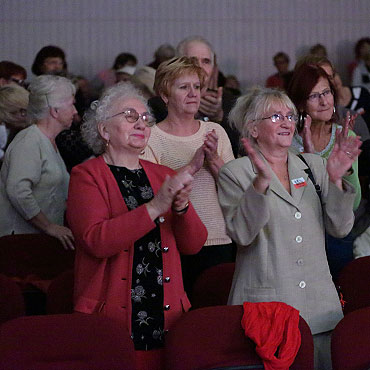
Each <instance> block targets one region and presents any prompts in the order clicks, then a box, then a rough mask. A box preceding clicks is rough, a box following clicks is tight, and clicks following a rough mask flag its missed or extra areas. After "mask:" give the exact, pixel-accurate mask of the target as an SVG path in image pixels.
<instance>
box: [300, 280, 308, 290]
mask: <svg viewBox="0 0 370 370" xmlns="http://www.w3.org/2000/svg"><path fill="white" fill-rule="evenodd" d="M299 287H300V288H302V289H304V288H305V287H306V283H305V282H304V281H303V280H302V281H301V282H300V283H299Z"/></svg>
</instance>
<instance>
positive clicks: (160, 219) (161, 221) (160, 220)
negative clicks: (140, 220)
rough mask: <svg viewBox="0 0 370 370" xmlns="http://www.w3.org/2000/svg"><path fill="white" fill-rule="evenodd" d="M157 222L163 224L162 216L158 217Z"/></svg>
mask: <svg viewBox="0 0 370 370" xmlns="http://www.w3.org/2000/svg"><path fill="white" fill-rule="evenodd" d="M158 221H159V222H160V223H161V224H162V223H163V222H164V217H163V216H161V217H159V219H158Z"/></svg>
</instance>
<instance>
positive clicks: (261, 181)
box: [241, 138, 271, 194]
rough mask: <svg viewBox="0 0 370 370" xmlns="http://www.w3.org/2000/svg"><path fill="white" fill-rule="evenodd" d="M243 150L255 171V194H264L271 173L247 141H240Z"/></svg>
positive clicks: (244, 139)
mask: <svg viewBox="0 0 370 370" xmlns="http://www.w3.org/2000/svg"><path fill="white" fill-rule="evenodd" d="M241 141H242V144H243V146H244V150H245V152H246V153H247V155H248V157H249V159H250V161H251V162H252V164H253V166H254V167H255V169H256V170H257V176H256V178H255V179H254V181H253V186H254V188H255V189H256V191H257V192H259V193H261V194H264V193H265V192H266V190H267V188H268V187H269V185H270V182H271V173H270V171H269V168H268V166H267V165H266V163H265V162H264V161H263V159H262V158H261V156H260V155H259V154H258V153H257V152H256V150H255V149H254V147H253V145H252V143H251V142H250V140H249V139H247V138H243V139H241Z"/></svg>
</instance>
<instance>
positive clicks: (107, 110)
mask: <svg viewBox="0 0 370 370" xmlns="http://www.w3.org/2000/svg"><path fill="white" fill-rule="evenodd" d="M127 99H138V100H140V101H141V102H142V103H143V104H144V105H145V107H146V109H147V111H148V112H150V110H149V107H148V104H147V100H146V99H145V98H144V97H143V95H142V94H141V93H140V91H139V90H138V89H137V88H136V87H134V85H132V84H131V83H130V82H121V83H118V84H116V85H113V86H112V87H109V88H108V89H106V90H105V91H104V92H103V94H102V96H101V97H100V99H99V100H95V101H94V102H92V103H91V106H90V109H89V110H88V111H87V112H86V113H85V115H84V121H83V123H82V125H81V134H82V137H83V139H84V141H85V142H86V144H87V145H88V146H89V148H90V149H91V150H92V151H93V152H94V153H95V154H96V155H100V154H102V153H104V151H105V147H106V142H105V141H104V139H103V138H102V137H101V136H100V133H99V130H98V126H99V123H102V122H105V121H106V120H107V119H108V117H109V116H110V115H111V109H112V106H113V105H114V104H115V102H116V101H117V100H122V101H123V100H127Z"/></svg>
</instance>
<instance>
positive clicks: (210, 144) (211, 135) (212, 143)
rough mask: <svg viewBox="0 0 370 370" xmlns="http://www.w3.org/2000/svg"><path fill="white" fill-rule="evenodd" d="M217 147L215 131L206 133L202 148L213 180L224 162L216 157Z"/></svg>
mask: <svg viewBox="0 0 370 370" xmlns="http://www.w3.org/2000/svg"><path fill="white" fill-rule="evenodd" d="M217 147H218V136H217V134H216V131H215V130H214V129H213V130H212V131H209V132H208V133H207V135H206V138H205V140H204V144H203V148H204V154H205V158H206V160H207V164H208V167H209V169H210V171H211V173H212V175H213V176H214V177H215V178H217V176H218V171H219V170H220V168H221V167H222V166H223V165H224V161H223V160H222V159H221V158H220V156H219V155H218V152H217Z"/></svg>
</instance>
